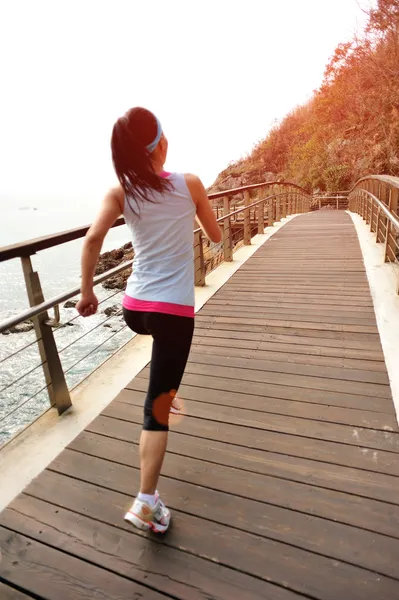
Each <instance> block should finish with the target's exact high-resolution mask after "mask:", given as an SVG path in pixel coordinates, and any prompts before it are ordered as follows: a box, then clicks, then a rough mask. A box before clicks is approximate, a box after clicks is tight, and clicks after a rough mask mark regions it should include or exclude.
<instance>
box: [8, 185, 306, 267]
mask: <svg viewBox="0 0 399 600" xmlns="http://www.w3.org/2000/svg"><path fill="white" fill-rule="evenodd" d="M273 185H287V186H288V185H289V186H290V187H292V188H295V189H298V190H299V191H301V192H302V193H304V194H306V195H308V194H307V192H306V190H304V189H303V188H301V187H300V186H299V185H296V184H295V183H290V182H286V181H265V182H262V183H255V184H250V185H245V186H242V187H239V188H233V189H230V190H223V191H222V192H215V193H212V194H209V195H208V198H209V199H210V200H215V199H218V198H223V197H225V196H236V195H237V194H240V193H242V192H246V191H251V190H256V189H259V188H262V187H267V186H273ZM124 224H125V220H124V218H123V217H119V219H117V220H116V221H115V223H114V224H113V225H112V227H119V226H121V225H124ZM89 229H90V225H84V226H81V227H76V228H74V229H69V230H67V231H61V232H59V233H54V234H51V235H45V236H42V237H40V238H34V239H32V240H27V241H26V242H18V243H17V244H11V245H10V246H3V247H2V248H0V263H1V262H5V261H7V260H11V259H13V258H21V257H23V256H32V255H33V254H36V252H39V251H40V250H47V249H48V248H53V247H54V246H59V245H60V244H65V243H66V242H72V241H74V240H77V239H80V238H82V237H84V236H85V235H86V233H87V231H88V230H89Z"/></svg>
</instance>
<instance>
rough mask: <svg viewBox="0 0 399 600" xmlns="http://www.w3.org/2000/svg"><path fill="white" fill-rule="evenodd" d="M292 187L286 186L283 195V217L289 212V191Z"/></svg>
mask: <svg viewBox="0 0 399 600" xmlns="http://www.w3.org/2000/svg"><path fill="white" fill-rule="evenodd" d="M290 189H291V188H286V192H287V193H286V194H285V195H284V196H283V199H282V211H281V212H282V217H283V219H284V218H285V217H286V216H287V214H289V198H290V197H289V192H290Z"/></svg>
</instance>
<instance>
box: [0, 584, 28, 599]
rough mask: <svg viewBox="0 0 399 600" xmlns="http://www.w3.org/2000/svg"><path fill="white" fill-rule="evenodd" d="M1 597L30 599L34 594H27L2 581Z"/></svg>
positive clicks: (0, 587)
mask: <svg viewBox="0 0 399 600" xmlns="http://www.w3.org/2000/svg"><path fill="white" fill-rule="evenodd" d="M0 598H1V600H28V598H32V596H27V595H26V594H25V593H22V592H19V591H18V590H16V589H14V588H12V587H9V586H8V585H5V584H4V583H1V581H0Z"/></svg>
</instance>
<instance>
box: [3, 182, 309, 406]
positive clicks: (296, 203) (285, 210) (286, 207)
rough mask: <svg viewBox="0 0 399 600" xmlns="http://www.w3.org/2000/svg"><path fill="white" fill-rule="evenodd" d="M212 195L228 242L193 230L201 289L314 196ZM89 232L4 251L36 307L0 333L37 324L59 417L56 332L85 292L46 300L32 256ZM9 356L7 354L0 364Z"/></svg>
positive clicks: (278, 187) (272, 189)
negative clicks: (69, 305)
mask: <svg viewBox="0 0 399 600" xmlns="http://www.w3.org/2000/svg"><path fill="white" fill-rule="evenodd" d="M209 197H210V199H211V200H213V201H214V202H218V203H222V204H223V206H222V210H223V215H222V216H220V217H219V218H218V221H219V223H220V225H221V227H222V228H223V241H222V243H221V244H220V246H219V247H216V248H211V247H209V248H204V245H206V242H205V240H204V239H203V236H202V232H201V229H196V230H195V231H194V240H195V241H194V273H195V284H196V285H199V286H203V285H205V283H206V274H207V273H208V272H209V271H210V270H212V268H214V267H215V266H217V264H218V263H219V262H221V261H222V260H225V261H231V260H233V253H234V250H235V249H237V248H238V247H239V246H240V245H242V244H243V245H246V244H250V243H251V238H252V236H253V235H254V234H257V233H260V234H261V233H263V232H264V228H265V227H266V226H272V225H273V224H274V223H275V222H276V221H279V220H280V219H282V218H284V217H286V216H288V215H291V214H294V213H301V212H307V211H308V210H309V206H310V200H311V197H310V196H309V194H307V193H306V191H305V190H303V189H302V188H300V187H299V186H297V185H295V184H292V183H287V182H263V183H260V184H256V185H248V186H244V187H241V188H236V189H232V190H226V191H223V192H217V193H215V194H210V196H209ZM237 198H239V199H240V201H242V202H243V203H244V205H243V206H242V207H240V208H238V209H236V210H233V211H232V210H231V203H232V202H233V201H235V200H236V199H237ZM123 224H124V219H122V218H121V219H118V221H117V222H116V223H115V224H114V227H117V226H121V225H123ZM88 229H89V226H88V225H86V226H83V227H79V228H76V229H73V230H69V231H64V232H61V233H56V234H53V235H49V236H44V237H41V238H38V239H34V240H30V241H27V242H23V243H18V244H13V245H12V246H7V247H3V248H0V262H4V261H8V260H11V259H15V258H19V259H20V260H21V263H22V269H23V275H24V280H25V286H26V291H27V295H28V299H29V304H30V307H31V308H30V309H28V310H25V311H22V312H20V313H19V314H17V315H15V316H13V317H11V318H9V319H5V320H4V321H2V322H0V334H1V333H3V332H6V331H8V330H10V328H12V327H15V326H16V325H18V324H20V323H24V322H26V321H32V322H33V324H34V328H35V341H36V344H37V346H38V349H39V352H40V359H41V362H40V364H38V365H37V366H36V367H35V368H34V369H36V368H42V369H43V373H44V377H45V386H44V387H43V390H44V389H45V390H46V391H47V393H48V397H49V401H50V405H51V406H55V407H56V408H57V410H58V412H59V414H61V413H63V412H64V411H65V410H66V409H68V408H69V407H70V406H71V397H70V390H69V389H68V385H67V382H66V378H65V372H64V369H63V365H62V361H61V358H60V353H62V351H63V349H62V350H59V348H58V347H57V343H56V339H55V337H54V331H53V330H54V329H56V328H58V327H59V326H60V325H63V324H62V323H60V310H59V306H60V304H61V303H63V302H65V301H67V300H69V299H71V298H74V297H76V296H77V295H78V294H79V293H80V288H79V287H75V288H74V289H70V290H66V291H64V292H62V293H61V294H59V295H58V296H56V297H53V298H51V299H49V300H45V298H44V295H43V290H42V285H41V281H40V277H39V274H38V273H37V272H36V271H34V269H33V266H32V261H31V257H32V255H34V254H36V253H37V252H39V251H43V250H46V249H48V248H52V247H54V246H59V245H61V244H65V243H67V242H70V241H72V240H77V239H79V238H83V237H84V236H85V234H86V232H87V231H88ZM207 254H208V255H210V254H213V255H215V256H216V260H215V261H213V260H212V261H210V260H209V259H208V257H207ZM132 262H133V261H131V260H129V261H126V262H124V263H123V264H121V265H119V266H118V267H116V268H114V269H112V270H109V271H107V272H105V273H103V274H101V275H99V276H98V277H96V278H95V281H94V283H95V285H99V284H100V283H102V282H104V281H106V280H107V279H110V278H111V277H113V276H115V275H116V274H117V273H120V272H122V271H125V270H126V269H128V268H130V267H131V266H132ZM50 309H54V312H55V318H54V319H50V317H49V314H48V311H49V310H50ZM76 318H80V317H78V316H75V317H74V319H72V320H75V319H76ZM66 324H68V323H66ZM100 325H101V323H100ZM94 329H96V327H94V328H93V331H94ZM84 335H86V334H84ZM81 337H83V336H81ZM111 337H112V336H111ZM78 339H81V338H78ZM103 343H104V342H103ZM31 345H32V343H29V344H28V345H27V346H24V347H23V348H22V350H24V349H25V348H28V347H29V346H31ZM71 345H72V344H68V345H67V347H68V348H69V347H70V346H71ZM100 345H102V344H100ZM22 350H21V351H22ZM18 352H19V350H17V351H16V352H14V353H13V354H12V357H14V358H15V356H16V355H17V354H18ZM9 358H10V356H6V357H5V358H3V359H2V361H0V363H1V362H4V361H5V360H7V359H9ZM84 358H85V357H84ZM82 360H83V359H82ZM22 362H23V361H22ZM24 366H25V365H24ZM30 366H31V365H30ZM30 366H29V365H26V368H27V369H28V371H27V373H31V372H32V371H33V370H34V369H30ZM73 366H76V365H73ZM23 377H24V372H23V371H22V370H21V372H19V373H18V378H17V379H16V381H14V382H13V381H12V382H9V383H8V384H7V385H6V388H9V387H10V386H12V385H13V384H14V383H18V382H19V381H20V380H21V379H23ZM4 389H5V388H4V387H3V388H2V390H3V392H4ZM2 390H0V391H2ZM40 391H42V390H40ZM43 393H44V392H43ZM32 397H34V396H32ZM29 400H30V398H27V399H26V398H25V399H24V400H23V404H26V402H28V401H29ZM14 404H15V402H14V403H13V406H12V412H15V410H16V409H18V403H17V406H16V407H15V406H14ZM6 416H7V415H6Z"/></svg>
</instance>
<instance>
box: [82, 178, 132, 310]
mask: <svg viewBox="0 0 399 600" xmlns="http://www.w3.org/2000/svg"><path fill="white" fill-rule="evenodd" d="M123 202H124V192H123V190H122V188H121V187H117V188H114V189H112V190H110V191H109V192H108V194H107V195H106V196H105V198H104V200H103V204H102V207H101V210H100V212H99V214H98V215H97V218H96V219H95V221H94V223H93V225H92V226H91V227H90V229H89V231H88V232H87V233H86V237H85V241H84V244H83V250H82V261H81V264H82V288H81V291H82V297H81V299H80V300H79V302H78V303H77V305H76V309H77V310H78V312H79V314H80V315H81V316H82V317H89V316H90V315H94V313H96V312H97V308H98V300H97V297H96V295H95V294H94V291H93V279H94V273H95V270H96V265H97V261H98V258H99V256H100V252H101V247H102V245H103V242H104V238H105V236H106V235H107V233H108V231H109V230H110V229H111V227H112V225H113V224H114V223H115V221H116V220H117V218H118V217H120V216H121V214H123Z"/></svg>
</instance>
